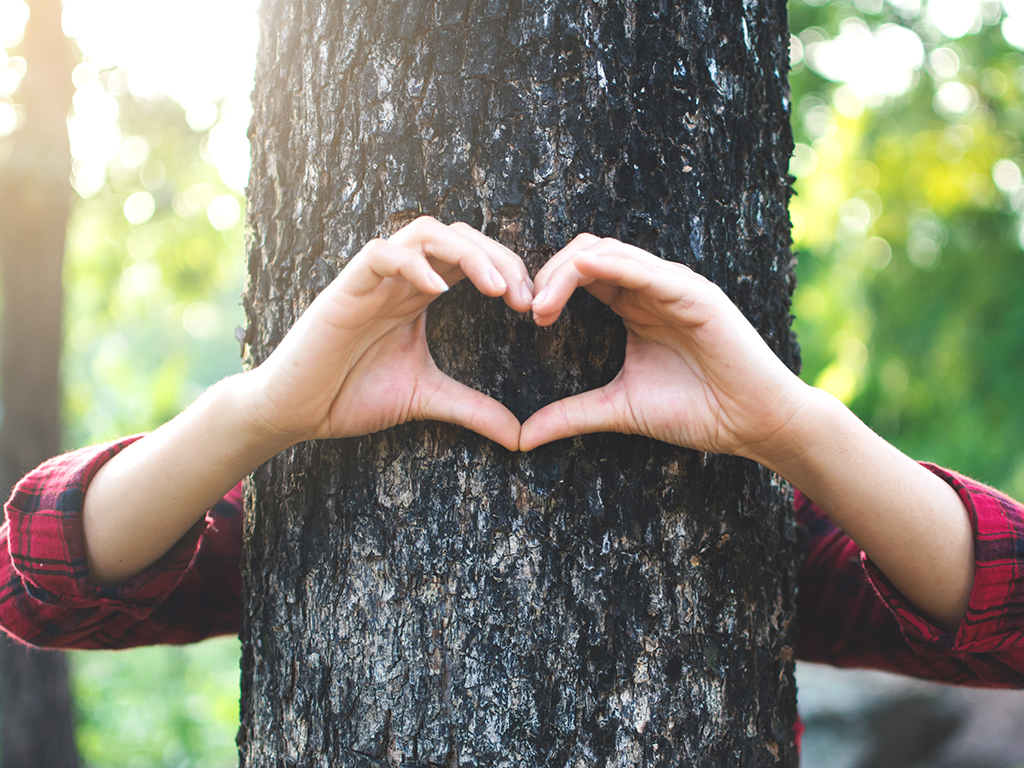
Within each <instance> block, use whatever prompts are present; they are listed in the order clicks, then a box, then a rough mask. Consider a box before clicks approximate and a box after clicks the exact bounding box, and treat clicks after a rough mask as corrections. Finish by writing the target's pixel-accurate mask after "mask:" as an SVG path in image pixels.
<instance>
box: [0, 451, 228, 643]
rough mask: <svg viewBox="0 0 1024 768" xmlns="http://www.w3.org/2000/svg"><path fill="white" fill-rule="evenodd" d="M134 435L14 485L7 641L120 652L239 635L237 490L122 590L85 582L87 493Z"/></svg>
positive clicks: (0, 563)
mask: <svg viewBox="0 0 1024 768" xmlns="http://www.w3.org/2000/svg"><path fill="white" fill-rule="evenodd" d="M139 437H140V436H135V437H131V438H127V439H124V440H120V441H117V442H114V443H109V444H106V445H101V446H96V447H92V448H85V449H82V450H79V451H74V452H72V453H68V454H65V455H63V456H58V457H56V458H54V459H50V460H49V461H47V462H46V463H45V464H43V465H41V466H40V467H39V468H38V469H36V470H34V471H33V472H31V473H30V474H28V475H27V476H26V477H25V478H24V479H22V481H21V482H20V483H18V485H17V486H16V487H15V489H14V492H13V493H12V495H11V498H10V500H9V501H8V503H7V506H6V507H5V512H6V522H5V523H4V525H3V527H0V625H2V627H3V629H5V630H6V631H7V633H8V634H10V635H12V636H13V637H14V638H16V639H19V640H22V641H24V642H26V643H30V644H33V645H41V646H49V647H55V648H126V647H130V646H137V645H152V644H156V643H189V642H195V641H198V640H202V639H204V638H206V637H211V636H213V635H218V634H228V633H234V632H237V631H238V624H239V621H240V613H239V595H240V592H241V579H240V576H239V573H238V558H239V550H240V547H241V525H242V514H241V490H240V488H238V487H236V488H235V489H233V490H232V491H231V492H230V493H229V494H228V495H227V496H225V497H224V499H223V500H222V501H221V502H220V503H219V504H218V505H217V506H216V507H214V508H213V509H211V510H210V511H209V512H208V513H207V515H206V517H205V518H204V519H202V520H200V521H198V522H197V523H196V524H195V526H193V527H192V529H191V530H190V531H189V532H188V533H187V534H185V536H183V537H182V539H181V540H180V541H178V543H177V544H175V546H174V547H172V548H171V550H170V551H169V552H167V553H166V554H165V555H164V556H163V557H162V558H161V559H160V560H159V561H157V562H156V563H154V564H153V565H152V566H151V567H150V568H148V569H146V570H145V571H143V572H142V573H140V574H139V575H137V576H135V577H134V578H133V579H131V580H130V581H128V582H126V583H125V584H122V585H118V586H112V587H103V588H99V587H95V586H92V585H91V584H89V582H88V573H87V566H86V558H85V549H84V540H83V536H82V505H83V503H84V499H85V492H86V489H87V487H88V484H89V481H90V480H91V479H92V478H93V477H94V476H95V474H96V472H97V471H98V470H99V468H100V467H101V466H103V464H104V463H105V462H106V461H108V460H109V459H110V458H111V457H112V456H114V455H116V454H117V453H118V452H119V451H120V450H122V449H123V448H124V447H125V446H127V445H129V444H131V443H132V442H134V441H135V440H137V439H139Z"/></svg>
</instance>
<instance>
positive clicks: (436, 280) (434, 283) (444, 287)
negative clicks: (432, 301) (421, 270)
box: [428, 270, 451, 295]
mask: <svg viewBox="0 0 1024 768" xmlns="http://www.w3.org/2000/svg"><path fill="white" fill-rule="evenodd" d="M428 279H429V280H430V285H431V287H432V288H433V289H434V290H435V292H436V293H437V294H438V295H440V294H442V293H447V291H448V289H449V288H450V287H451V286H449V285H448V283H447V282H446V281H445V279H444V278H443V277H441V276H440V275H439V274H437V272H434V271H433V270H431V271H430V273H429V276H428Z"/></svg>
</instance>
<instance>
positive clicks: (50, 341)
mask: <svg viewBox="0 0 1024 768" xmlns="http://www.w3.org/2000/svg"><path fill="white" fill-rule="evenodd" d="M29 7H30V10H31V16H30V17H29V20H28V23H27V25H26V27H25V37H24V40H23V41H22V43H21V45H20V48H19V50H18V53H20V54H21V55H23V56H24V57H25V59H26V61H27V62H28V69H27V71H26V74H25V77H24V80H23V81H22V83H21V87H20V89H19V91H18V95H17V98H18V101H19V102H20V104H21V105H22V107H23V108H24V110H25V123H24V125H23V126H21V127H20V128H19V129H18V130H17V131H16V132H15V133H14V134H13V135H12V136H10V137H9V138H7V139H5V140H4V141H5V142H7V144H8V145H7V146H6V147H4V148H3V150H4V151H3V153H2V154H0V266H2V275H3V320H2V322H3V331H2V344H3V346H2V350H0V377H2V390H3V391H2V397H0V403H2V408H3V412H2V413H3V416H2V422H0V492H3V494H4V498H5V499H6V498H7V496H8V495H9V494H10V489H11V488H12V487H13V486H14V483H15V482H16V481H17V480H18V478H20V477H21V476H22V475H24V474H25V473H26V472H28V471H29V470H30V469H32V468H33V467H35V466H37V465H38V464H39V463H41V462H42V461H44V460H45V459H48V458H49V457H51V456H53V455H55V454H56V453H58V452H59V451H60V400H59V398H60V385H59V380H58V364H59V361H60V348H61V336H62V334H61V306H62V303H63V286H62V284H61V267H62V264H63V261H64V230H65V226H66V224H67V218H68V213H69V211H70V205H71V182H70V180H69V179H70V175H71V152H70V149H69V148H68V131H67V118H68V112H69V111H70V109H71V95H72V92H73V88H72V84H71V70H72V68H73V67H74V57H73V55H72V50H71V41H70V40H68V38H67V37H65V36H64V32H63V30H62V28H61V3H60V2H59V0H37V1H36V2H30V3H29ZM0 740H2V750H0V765H2V766H3V768H71V767H72V766H77V765H78V752H77V750H76V747H75V740H74V727H73V721H72V702H71V693H70V691H69V688H68V668H67V659H66V657H65V656H64V654H63V653H60V652H55V651H30V650H28V649H27V648H25V647H24V646H21V645H15V644H13V643H10V642H8V640H7V638H6V636H5V635H3V634H2V633H0Z"/></svg>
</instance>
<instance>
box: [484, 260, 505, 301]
mask: <svg viewBox="0 0 1024 768" xmlns="http://www.w3.org/2000/svg"><path fill="white" fill-rule="evenodd" d="M487 278H488V279H489V280H490V281H491V285H492V286H493V287H494V290H496V291H499V292H500V293H505V291H507V290H508V283H506V282H505V278H503V277H502V276H501V273H500V272H499V271H498V270H496V269H495V268H494V267H491V268H490V269H488V270H487ZM500 293H499V295H500Z"/></svg>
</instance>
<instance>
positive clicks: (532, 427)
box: [519, 387, 625, 451]
mask: <svg viewBox="0 0 1024 768" xmlns="http://www.w3.org/2000/svg"><path fill="white" fill-rule="evenodd" d="M623 431H625V429H624V427H623V421H622V419H621V418H619V416H618V408H616V406H615V402H614V398H613V397H611V394H610V390H609V389H608V387H601V388H600V389H592V390H590V391H589V392H584V393H582V394H579V395H573V396H572V397H567V398H565V399H564V400H558V401H557V402H554V403H551V404H550V405H546V406H544V407H543V408H541V409H540V410H539V411H537V412H536V413H535V414H533V415H532V416H531V417H530V418H528V419H527V420H526V422H525V423H524V424H523V426H522V429H521V430H520V433H519V450H520V451H530V450H533V449H534V448H536V447H537V446H538V445H544V444H545V443H550V442H552V441H554V440H561V439H563V438H566V437H572V436H573V435H585V434H590V433H592V432H623Z"/></svg>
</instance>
